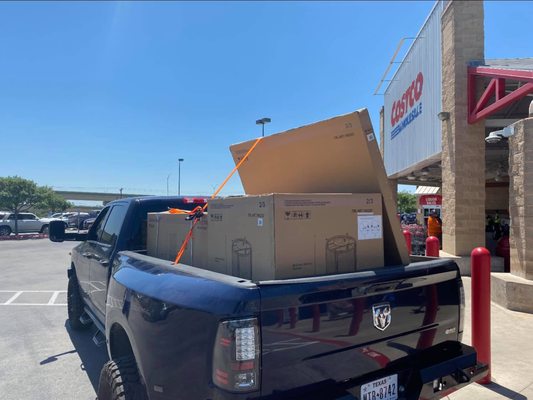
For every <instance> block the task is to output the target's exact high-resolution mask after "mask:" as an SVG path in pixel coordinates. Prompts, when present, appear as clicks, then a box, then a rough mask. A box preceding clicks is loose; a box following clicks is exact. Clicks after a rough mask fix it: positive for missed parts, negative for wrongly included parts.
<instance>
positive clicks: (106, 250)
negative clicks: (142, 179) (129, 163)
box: [89, 203, 128, 320]
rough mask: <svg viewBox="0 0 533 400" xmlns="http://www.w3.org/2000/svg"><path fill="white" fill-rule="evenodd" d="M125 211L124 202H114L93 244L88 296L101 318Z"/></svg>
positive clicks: (103, 314) (126, 208)
mask: <svg viewBox="0 0 533 400" xmlns="http://www.w3.org/2000/svg"><path fill="white" fill-rule="evenodd" d="M127 211H128V206H127V204H126V203H124V204H120V203H118V204H115V205H114V206H113V207H112V208H111V210H110V211H109V216H108V217H107V220H106V222H105V226H104V228H103V230H102V233H101V234H100V236H99V237H98V240H97V241H96V242H94V244H93V249H92V250H93V255H92V258H91V268H90V270H89V278H90V286H91V289H90V290H91V291H90V297H91V300H92V303H93V304H94V306H95V308H96V311H97V312H98V313H99V314H100V315H99V317H100V318H102V320H103V318H104V316H105V305H106V298H107V283H108V278H109V271H110V269H111V261H112V260H111V259H112V257H113V255H114V252H115V247H116V244H117V239H118V236H119V233H120V229H121V227H122V223H123V222H124V217H125V216H126V212H127Z"/></svg>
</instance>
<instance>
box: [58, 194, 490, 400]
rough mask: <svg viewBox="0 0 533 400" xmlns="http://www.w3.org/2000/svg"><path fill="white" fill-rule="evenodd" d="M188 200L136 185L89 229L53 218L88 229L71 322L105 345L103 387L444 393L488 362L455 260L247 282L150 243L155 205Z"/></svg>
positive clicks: (279, 393)
mask: <svg viewBox="0 0 533 400" xmlns="http://www.w3.org/2000/svg"><path fill="white" fill-rule="evenodd" d="M194 206H195V204H190V203H186V202H184V201H183V199H182V198H169V197H143V198H129V199H122V200H116V201H113V202H111V203H109V204H108V205H107V206H106V207H105V208H104V209H103V210H102V212H101V213H100V215H99V216H98V217H97V218H96V221H95V222H94V224H93V226H92V227H91V229H90V230H89V232H87V233H65V231H64V229H63V226H62V225H61V224H59V223H55V222H53V223H52V224H51V228H50V240H52V241H56V242H61V241H63V240H78V241H80V242H81V243H80V244H79V245H78V246H76V247H75V248H74V249H72V260H71V262H70V263H69V266H68V277H69V281H68V292H67V303H68V304H67V310H68V321H69V324H70V327H71V328H72V329H76V330H81V329H86V328H88V327H89V326H90V325H91V324H94V326H96V328H97V333H96V335H95V336H94V338H93V340H94V341H95V343H98V344H102V345H103V344H106V345H107V351H108V354H109V356H110V361H108V362H107V363H106V364H105V365H104V366H103V368H102V371H101V374H100V381H99V388H98V399H99V400H117V399H119V398H120V399H122V400H135V399H137V400H139V399H143V400H146V399H150V400H163V399H176V398H180V399H187V400H200V399H217V400H237V399H240V400H244V399H289V398H290V399H307V400H311V399H321V400H324V399H334V398H341V397H343V396H344V397H343V398H347V397H348V396H351V395H352V394H353V395H355V396H357V398H358V399H364V400H375V399H387V400H396V399H398V400H400V399H401V400H415V399H418V398H424V399H429V398H431V399H439V398H442V397H445V396H447V394H448V393H450V392H452V391H454V390H457V389H458V388H460V387H462V386H465V385H467V384H469V383H471V382H475V381H477V380H479V379H481V378H482V377H484V376H486V375H487V372H488V366H487V365H483V364H480V363H478V362H477V355H476V350H475V349H474V348H473V347H471V346H467V345H465V344H463V343H461V337H462V333H463V316H464V291H463V284H462V281H461V275H460V274H459V268H458V267H457V264H456V263H455V262H454V261H453V260H450V259H439V260H424V261H418V262H412V263H411V264H409V265H406V266H402V265H398V266H390V267H387V268H383V267H382V268H377V270H375V271H374V270H373V269H367V270H362V271H357V272H352V273H344V274H330V275H328V276H315V277H306V278H298V279H288V280H270V281H253V280H248V279H243V278H240V277H235V276H230V275H227V274H224V273H217V272H213V271H208V270H205V269H201V268H195V267H192V266H188V265H185V264H178V265H175V264H174V263H173V262H172V261H166V260H161V259H158V258H155V257H151V256H147V255H146V226H147V225H146V224H147V213H149V212H160V211H165V210H168V209H169V208H182V209H191V208H193V207H194ZM95 288H97V290H95ZM320 326H322V329H321V328H320ZM351 398H353V396H352V397H351Z"/></svg>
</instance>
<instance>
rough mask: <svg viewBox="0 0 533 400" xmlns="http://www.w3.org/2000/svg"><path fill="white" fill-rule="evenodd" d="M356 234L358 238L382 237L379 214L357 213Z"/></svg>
mask: <svg viewBox="0 0 533 400" xmlns="http://www.w3.org/2000/svg"><path fill="white" fill-rule="evenodd" d="M357 236H358V240H370V239H381V238H382V237H383V227H382V223H381V215H358V216H357Z"/></svg>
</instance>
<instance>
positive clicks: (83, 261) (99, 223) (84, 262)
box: [72, 207, 109, 305]
mask: <svg viewBox="0 0 533 400" xmlns="http://www.w3.org/2000/svg"><path fill="white" fill-rule="evenodd" d="M108 213H109V207H106V208H104V209H103V210H102V212H101V213H100V214H99V215H98V218H96V220H95V221H94V224H93V226H92V227H91V229H89V232H88V233H87V241H85V242H82V243H81V244H80V246H79V247H78V248H77V251H75V252H73V253H72V256H73V261H74V265H75V268H76V277H77V278H78V283H79V285H80V288H81V293H82V296H83V297H84V298H85V301H86V302H87V303H88V304H89V305H90V304H91V302H92V299H91V297H90V294H91V292H92V291H93V287H92V285H91V281H90V279H89V270H90V269H91V267H92V258H93V257H94V255H95V252H96V247H97V243H98V239H99V238H100V236H102V232H103V230H104V226H105V223H106V220H107V215H108Z"/></svg>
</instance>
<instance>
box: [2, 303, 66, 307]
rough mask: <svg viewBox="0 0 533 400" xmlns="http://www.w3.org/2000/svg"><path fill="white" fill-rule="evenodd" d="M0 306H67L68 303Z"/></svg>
mask: <svg viewBox="0 0 533 400" xmlns="http://www.w3.org/2000/svg"><path fill="white" fill-rule="evenodd" d="M0 306H62V307H64V306H66V303H57V304H48V303H11V304H5V303H3V304H0Z"/></svg>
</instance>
